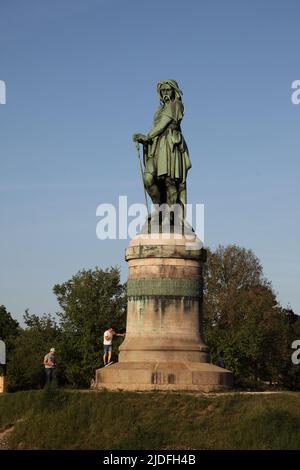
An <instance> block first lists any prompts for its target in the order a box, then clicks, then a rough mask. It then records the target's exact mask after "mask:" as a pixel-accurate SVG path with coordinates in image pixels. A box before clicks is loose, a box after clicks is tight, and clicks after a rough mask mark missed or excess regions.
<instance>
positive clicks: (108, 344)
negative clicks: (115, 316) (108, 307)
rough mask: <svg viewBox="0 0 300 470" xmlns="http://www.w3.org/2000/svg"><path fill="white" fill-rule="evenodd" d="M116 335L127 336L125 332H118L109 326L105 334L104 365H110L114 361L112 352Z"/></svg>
mask: <svg viewBox="0 0 300 470" xmlns="http://www.w3.org/2000/svg"><path fill="white" fill-rule="evenodd" d="M114 336H125V333H116V332H115V331H114V330H113V329H112V328H108V330H106V331H105V332H104V335H103V349H104V354H103V363H104V367H106V366H109V364H111V363H112V361H111V353H112V340H113V337H114Z"/></svg>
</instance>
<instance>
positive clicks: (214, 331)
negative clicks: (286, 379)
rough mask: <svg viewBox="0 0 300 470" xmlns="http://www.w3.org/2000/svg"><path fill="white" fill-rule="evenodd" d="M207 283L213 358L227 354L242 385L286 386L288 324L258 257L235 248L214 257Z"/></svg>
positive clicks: (206, 329) (224, 249) (206, 308)
mask: <svg viewBox="0 0 300 470" xmlns="http://www.w3.org/2000/svg"><path fill="white" fill-rule="evenodd" d="M204 283H205V289H204V336H205V338H206V341H207V343H208V345H209V346H210V348H211V352H212V357H213V358H215V357H216V355H217V353H218V352H220V351H222V353H223V356H224V358H225V364H226V366H227V367H228V368H229V369H231V370H232V371H233V372H234V374H235V379H236V383H237V384H238V385H242V386H246V385H251V386H254V387H256V386H257V384H258V381H259V380H260V381H269V382H272V381H276V382H278V381H280V380H281V379H280V378H281V371H282V369H283V368H284V367H285V365H286V362H287V360H288V354H289V352H288V351H289V350H288V347H289V346H288V324H287V320H286V316H285V315H284V312H283V309H282V308H281V306H280V305H279V304H278V302H277V300H276V296H275V294H274V292H273V290H272V287H271V284H270V283H269V282H268V281H267V280H266V279H265V278H264V277H263V270H262V266H261V264H260V262H259V260H258V258H257V257H256V256H255V254H254V253H253V252H252V251H251V250H246V249H245V248H240V247H237V246H235V245H229V246H228V247H223V246H219V247H218V248H217V250H216V251H215V252H212V251H209V252H208V263H207V265H206V267H205V270H204Z"/></svg>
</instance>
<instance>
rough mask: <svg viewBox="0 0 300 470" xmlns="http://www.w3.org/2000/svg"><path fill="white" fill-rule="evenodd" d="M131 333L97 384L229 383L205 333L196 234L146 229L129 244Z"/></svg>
mask: <svg viewBox="0 0 300 470" xmlns="http://www.w3.org/2000/svg"><path fill="white" fill-rule="evenodd" d="M126 260H127V261H128V266H129V275H128V283H127V294H128V311H127V328H126V337H125V340H124V342H123V344H122V345H121V347H120V354H119V362H118V363H117V364H113V365H111V366H109V367H107V368H101V369H98V370H97V371H96V381H95V384H94V387H95V388H108V389H123V390H154V389H159V390H168V389H170V390H202V391H210V390H215V389H226V388H229V387H230V386H231V385H232V374H231V372H229V371H228V370H226V369H222V368H220V367H217V366H214V365H212V364H210V357H209V351H208V347H207V346H206V345H205V344H204V342H203V340H202V338H201V318H202V308H201V307H202V294H203V282H202V268H203V263H204V262H205V261H206V251H205V250H203V249H201V247H200V246H199V243H198V241H197V238H196V235H192V236H189V237H188V238H187V237H186V236H183V235H180V234H170V233H166V234H148V235H147V234H140V235H138V236H136V237H135V238H134V239H133V240H132V241H131V242H130V244H129V247H128V248H127V250H126Z"/></svg>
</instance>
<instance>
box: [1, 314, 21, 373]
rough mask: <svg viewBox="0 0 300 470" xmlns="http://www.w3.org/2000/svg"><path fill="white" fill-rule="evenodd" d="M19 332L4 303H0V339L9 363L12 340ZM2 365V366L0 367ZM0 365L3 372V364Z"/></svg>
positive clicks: (16, 323)
mask: <svg viewBox="0 0 300 470" xmlns="http://www.w3.org/2000/svg"><path fill="white" fill-rule="evenodd" d="M18 334H19V323H18V322H17V321H16V320H14V319H13V318H12V316H11V314H10V313H9V312H8V311H7V310H6V308H5V307H4V305H0V339H1V340H2V341H4V342H5V347H6V358H7V359H6V360H7V362H8V364H9V363H10V358H11V355H12V351H13V342H14V339H15V338H16V336H17V335H18ZM2 367H3V368H2ZM2 367H1V366H0V374H3V373H5V366H2Z"/></svg>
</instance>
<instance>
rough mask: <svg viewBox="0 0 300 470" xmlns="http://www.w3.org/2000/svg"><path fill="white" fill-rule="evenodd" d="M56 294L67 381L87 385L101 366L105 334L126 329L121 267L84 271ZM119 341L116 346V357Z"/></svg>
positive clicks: (57, 287) (114, 353)
mask: <svg viewBox="0 0 300 470" xmlns="http://www.w3.org/2000/svg"><path fill="white" fill-rule="evenodd" d="M53 292H54V293H55V295H56V296H57V300H58V302H59V305H60V306H61V308H62V311H61V312H60V313H59V314H58V315H59V318H60V325H61V328H62V335H63V343H62V344H61V355H62V360H63V363H65V365H66V367H65V371H64V373H65V377H66V380H67V381H68V382H69V383H70V384H72V385H74V386H88V385H89V383H90V380H91V378H93V377H94V374H95V369H96V368H98V367H99V366H100V364H101V355H102V348H103V346H102V338H103V333H104V331H105V330H106V329H107V328H108V327H109V326H112V327H113V328H114V329H116V330H122V329H124V328H125V319H126V313H125V311H126V297H125V287H124V285H122V284H121V283H120V272H119V269H118V268H113V267H112V268H110V269H106V270H102V269H100V268H98V267H96V268H95V269H94V270H91V269H90V270H82V271H79V272H78V273H77V274H75V275H74V276H73V277H72V278H71V279H70V280H69V281H66V282H64V283H63V284H56V285H55V286H54V288H53ZM117 345H118V341H116V342H115V344H114V350H113V356H114V357H116V353H117Z"/></svg>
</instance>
